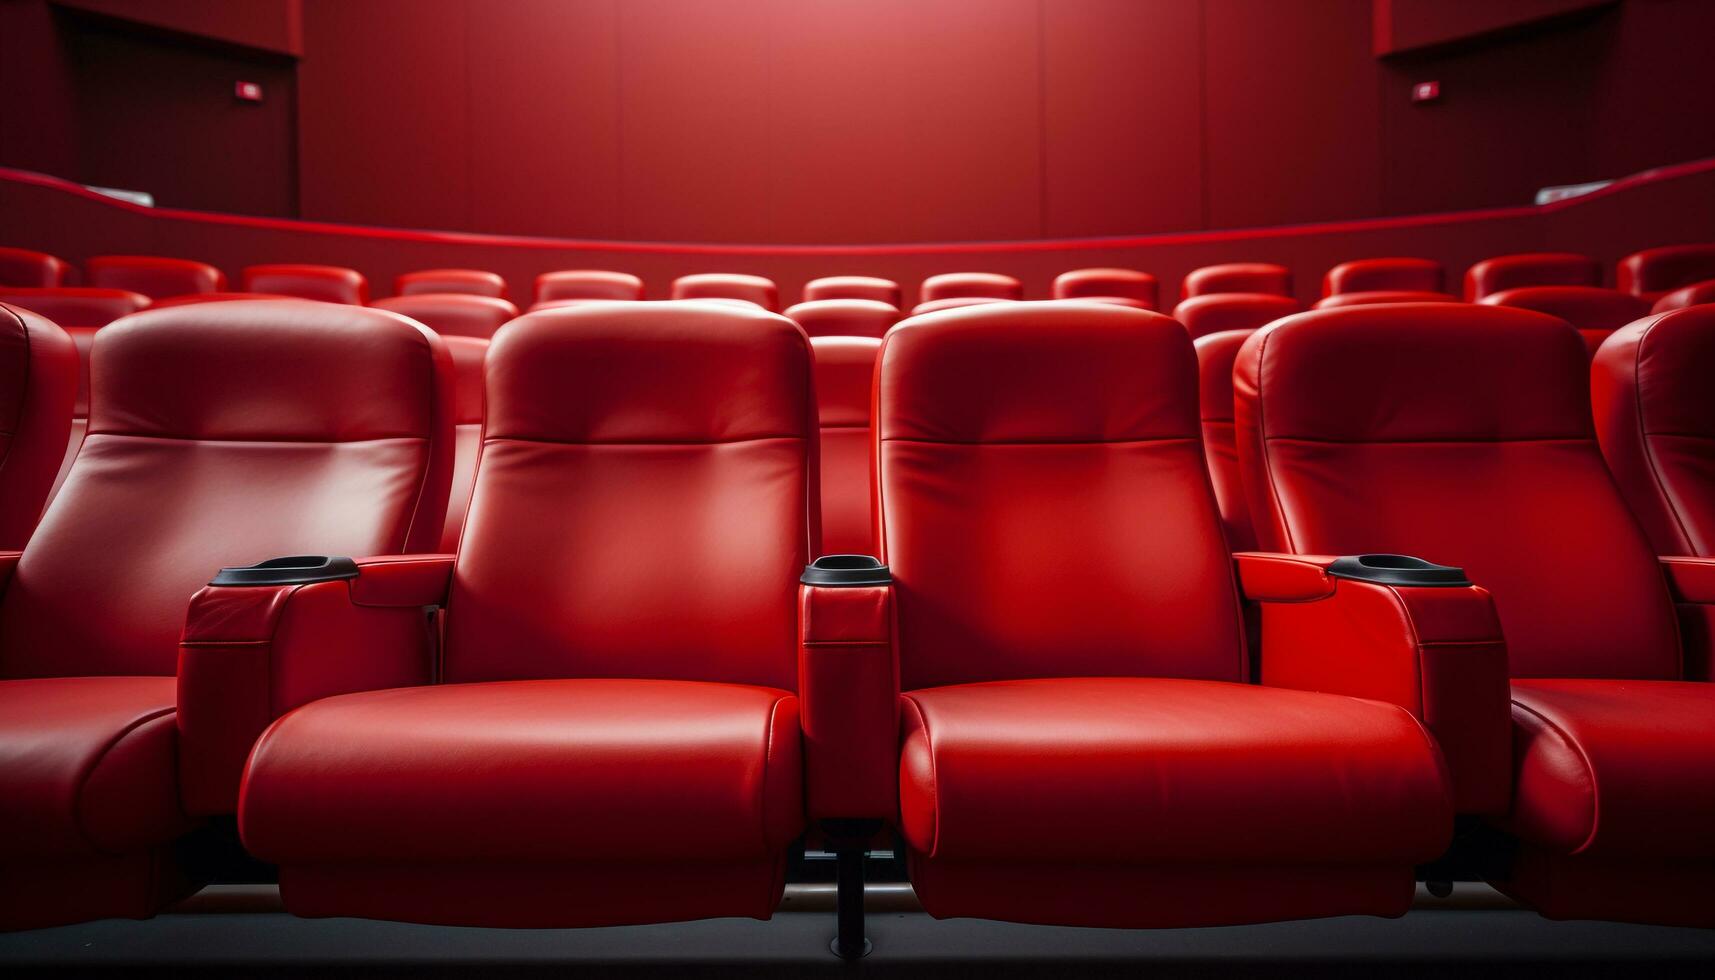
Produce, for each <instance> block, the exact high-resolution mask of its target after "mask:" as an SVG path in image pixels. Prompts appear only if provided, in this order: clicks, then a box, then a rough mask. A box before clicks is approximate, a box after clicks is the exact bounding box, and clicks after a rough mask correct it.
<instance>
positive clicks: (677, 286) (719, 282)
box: [672, 272, 780, 312]
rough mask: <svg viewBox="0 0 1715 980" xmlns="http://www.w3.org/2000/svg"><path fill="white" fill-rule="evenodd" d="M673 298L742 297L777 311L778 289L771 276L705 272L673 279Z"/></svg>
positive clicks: (778, 306) (778, 305) (778, 303)
mask: <svg viewBox="0 0 1715 980" xmlns="http://www.w3.org/2000/svg"><path fill="white" fill-rule="evenodd" d="M672 298H673V299H741V300H745V301H747V302H751V303H755V304H756V305H757V306H760V307H762V308H763V309H765V310H772V311H775V312H778V311H779V309H780V290H779V289H778V288H777V287H776V286H775V285H774V280H772V279H765V278H763V277H762V276H746V275H740V274H738V273H730V272H704V273H698V274H697V275H691V276H680V277H679V278H677V279H675V280H673V290H672Z"/></svg>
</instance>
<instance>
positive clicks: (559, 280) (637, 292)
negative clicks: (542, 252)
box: [532, 269, 643, 303]
mask: <svg viewBox="0 0 1715 980" xmlns="http://www.w3.org/2000/svg"><path fill="white" fill-rule="evenodd" d="M533 297H534V298H533V299H532V302H534V303H551V302H555V301H557V300H569V299H618V300H640V299H642V298H643V280H641V279H639V278H637V277H636V276H634V275H632V274H631V273H629V272H607V271H604V270H601V269H564V270H561V271H559V272H544V273H542V274H541V275H539V276H537V277H536V287H535V291H534V293H533Z"/></svg>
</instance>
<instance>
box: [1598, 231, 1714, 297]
mask: <svg viewBox="0 0 1715 980" xmlns="http://www.w3.org/2000/svg"><path fill="white" fill-rule="evenodd" d="M1615 275H1616V285H1617V286H1618V288H1619V290H1620V291H1621V292H1623V293H1631V294H1632V295H1633V296H1639V297H1642V298H1643V299H1645V300H1648V301H1649V302H1651V303H1653V302H1655V301H1656V300H1658V299H1660V298H1661V296H1662V294H1663V293H1668V292H1671V291H1673V290H1675V289H1679V288H1681V287H1683V286H1689V285H1691V284H1692V283H1694V282H1702V281H1703V280H1705V279H1715V243H1711V244H1706V245H1667V246H1664V247H1662V248H1646V249H1644V250H1643V251H1641V252H1633V253H1632V254H1631V255H1628V256H1626V257H1625V258H1623V259H1621V260H1620V264H1619V267H1618V268H1617V269H1616V270H1615Z"/></svg>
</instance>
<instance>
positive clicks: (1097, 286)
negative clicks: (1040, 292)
mask: <svg viewBox="0 0 1715 980" xmlns="http://www.w3.org/2000/svg"><path fill="white" fill-rule="evenodd" d="M1158 291H1159V287H1158V284H1157V283H1156V281H1155V277H1154V276H1152V275H1150V274H1149V273H1147V272H1139V271H1138V270H1136V269H1073V270H1072V271H1071V272H1062V273H1060V275H1059V276H1057V277H1056V278H1055V279H1054V289H1053V295H1054V298H1055V299H1093V298H1105V297H1119V298H1122V299H1130V300H1137V301H1138V302H1140V303H1144V304H1146V305H1147V306H1148V307H1149V308H1150V309H1153V308H1154V307H1155V303H1156V299H1157V293H1158Z"/></svg>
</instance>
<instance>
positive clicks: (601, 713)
mask: <svg viewBox="0 0 1715 980" xmlns="http://www.w3.org/2000/svg"><path fill="white" fill-rule="evenodd" d="M810 373H811V360H810V350H809V343H808V341H807V340H806V338H805V337H804V334H803V331H801V330H799V329H798V327H797V326H795V325H794V324H793V323H792V322H791V321H789V320H787V319H785V318H784V317H779V316H775V315H772V314H768V313H765V312H763V311H761V310H756V309H752V308H739V307H730V308H729V307H722V306H716V305H714V304H689V303H687V304H653V303H650V304H643V303H637V304H599V305H588V306H581V307H568V308H563V309H556V310H546V311H543V312H540V313H532V314H528V315H526V316H524V317H522V318H520V319H519V320H517V321H515V322H514V323H512V324H510V325H508V326H507V327H506V329H504V330H502V331H501V332H500V334H499V335H498V336H497V337H496V339H495V341H494V345H493V347H492V348H491V349H490V351H489V358H488V378H487V388H488V417H487V422H486V429H485V432H484V444H483V453H482V458H481V461H480V462H479V464H478V469H477V475H476V493H475V496H474V498H473V500H472V503H471V511H470V514H469V516H468V517H467V519H466V522H465V529H464V535H463V537H462V538H461V539H460V542H459V552H458V555H457V559H456V562H455V561H454V559H453V558H452V557H451V556H448V557H446V558H445V559H442V560H439V561H436V562H434V563H432V567H431V565H430V564H429V563H426V564H425V565H424V567H423V568H422V569H421V571H422V573H423V574H420V575H418V574H415V573H413V575H412V576H411V577H410V578H409V580H408V581H407V580H405V579H388V578H383V579H380V580H378V581H377V582H375V583H374V586H375V587H374V590H373V591H372V592H371V593H369V594H365V591H364V590H365V588H366V580H367V579H368V576H369V574H370V573H369V571H368V570H367V569H365V570H364V572H363V575H362V576H360V577H359V578H357V579H356V580H354V581H353V582H352V583H351V585H350V593H349V595H348V593H347V591H346V586H345V585H344V584H341V585H338V586H335V587H333V588H332V589H328V590H320V589H318V588H306V589H302V590H300V591H298V592H297V593H296V595H295V596H292V597H290V598H289V599H288V600H287V605H286V608H285V611H284V612H283V613H282V617H283V618H284V619H285V620H287V621H291V620H292V618H293V617H299V620H298V621H299V622H302V623H303V624H304V625H305V627H307V628H308V630H309V632H310V633H312V634H314V635H316V636H322V637H328V638H331V640H332V641H333V642H335V643H336V644H338V645H339V647H340V648H341V649H344V650H347V651H348V656H349V657H350V658H352V660H353V663H352V667H353V669H358V670H369V671H371V673H372V683H371V684H370V685H369V686H370V687H372V688H374V690H369V691H366V692H363V693H353V694H347V695H344V696H340V697H331V698H327V699H325V700H319V701H315V702H313V703H310V704H308V705H306V706H304V707H301V708H298V709H297V710H295V711H292V712H290V713H289V714H286V715H285V717H283V718H282V719H280V720H279V721H278V722H277V723H275V724H274V725H273V727H272V728H270V729H269V731H268V733H267V735H265V736H264V737H263V739H262V741H261V743H260V744H259V745H258V746H257V747H256V749H255V752H254V754H253V755H252V756H251V759H250V763H249V767H248V771H247V775H246V777H245V784H244V795H243V802H242V805H241V807H240V812H239V824H240V828H241V831H242V833H243V837H244V841H245V844H246V845H247V846H248V847H249V848H250V850H252V851H253V852H254V853H255V854H256V855H257V856H259V857H262V858H263V859H265V860H268V861H273V862H276V863H278V864H279V865H280V877H281V889H282V894H283V896H284V899H285V902H286V906H287V908H288V909H289V910H291V911H294V912H296V913H298V914H300V915H309V916H326V915H358V916H366V917H372V918H390V919H404V920H411V921H422V922H439V923H463V924H485V925H507V926H572V925H605V924H615V923H625V922H640V921H658V920H673V919H687V918H699V917H706V916H730V915H742V916H754V917H758V918H767V917H768V916H769V915H770V914H771V913H772V912H773V910H774V907H775V906H776V904H777V903H778V902H779V900H780V896H781V890H782V873H783V869H784V862H785V855H786V848H787V845H788V844H789V843H790V842H791V841H792V840H793V838H794V837H796V836H797V834H798V832H799V830H800V829H801V828H802V826H803V821H804V813H803V808H804V803H803V790H802V779H803V777H802V772H801V767H802V758H803V756H802V752H803V749H802V747H801V745H800V735H799V721H798V698H797V696H796V695H795V693H794V692H795V691H796V689H797V665H796V657H797V633H796V622H797V616H796V607H795V605H794V596H795V594H796V588H797V586H796V579H797V576H798V573H799V571H800V570H801V569H802V567H803V565H804V563H805V561H806V560H807V558H808V556H809V554H810V553H811V551H812V549H813V548H814V547H815V530H814V526H815V521H814V520H813V518H811V517H810V514H812V513H813V511H811V510H809V508H808V506H807V505H808V502H809V501H812V500H814V499H815V497H814V496H813V494H814V488H815V474H814V472H813V470H812V469H811V466H810V464H811V463H812V461H813V459H814V455H813V454H814V445H815V443H814V432H813V429H812V426H814V425H815V417H814V412H815V406H814V405H813V404H812V399H811V388H812V384H811V377H810ZM217 591H223V590H210V592H217ZM224 591H225V592H226V593H229V594H228V595H225V596H220V597H218V601H217V600H216V597H213V596H210V595H208V594H207V593H205V597H204V600H203V605H204V606H206V607H207V608H208V609H209V610H210V612H211V613H213V612H215V611H216V610H226V609H231V608H237V607H242V606H245V605H249V606H253V607H259V606H268V605H269V604H271V603H273V602H276V601H277V600H276V599H275V598H273V597H271V596H270V595H268V594H267V590H239V589H229V590H224ZM318 591H321V592H323V594H321V595H317V594H316V593H317V592H318ZM251 592H261V593H263V594H260V595H248V594H245V593H251ZM231 593H236V594H231ZM328 593H331V594H328ZM425 605H441V606H444V607H445V611H444V613H443V616H444V618H445V630H444V641H443V646H442V649H441V654H440V661H441V666H440V677H439V683H429V682H430V680H431V677H430V675H429V673H428V671H427V664H426V662H425V660H424V659H423V658H424V654H425V653H426V650H425V643H426V637H425V636H424V635H423V631H422V630H421V629H419V630H418V632H417V634H416V635H415V636H411V637H406V636H404V635H396V636H393V637H391V638H387V640H386V642H377V641H375V640H374V639H372V637H373V635H374V631H375V629H376V628H377V624H384V623H386V622H387V621H389V618H393V619H397V618H399V617H409V618H414V619H417V620H418V621H419V622H420V619H421V609H422V607H423V606H425ZM197 624H198V620H197V618H196V616H195V614H194V613H193V617H192V622H191V625H190V626H189V627H187V628H188V629H192V630H194V629H196V628H197ZM271 656H272V657H273V660H274V662H275V663H276V664H277V665H278V669H280V670H282V671H287V672H290V671H294V670H296V669H298V668H297V667H295V666H294V664H296V663H299V662H301V661H304V660H306V659H307V660H308V662H310V663H314V662H317V658H318V653H317V651H316V650H314V649H313V648H303V649H298V650H292V651H283V650H282V649H281V648H280V645H279V644H278V643H276V644H275V647H274V649H273V651H272V654H271ZM342 659H343V658H342ZM378 661H379V662H388V663H406V662H409V663H414V664H416V665H417V667H416V670H417V673H416V676H415V677H409V678H407V677H402V676H395V677H388V676H384V675H382V674H380V673H377V672H375V671H374V668H373V667H372V666H371V667H366V666H363V665H364V664H370V665H373V664H375V663H377V662H378ZM330 693H331V692H330Z"/></svg>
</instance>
